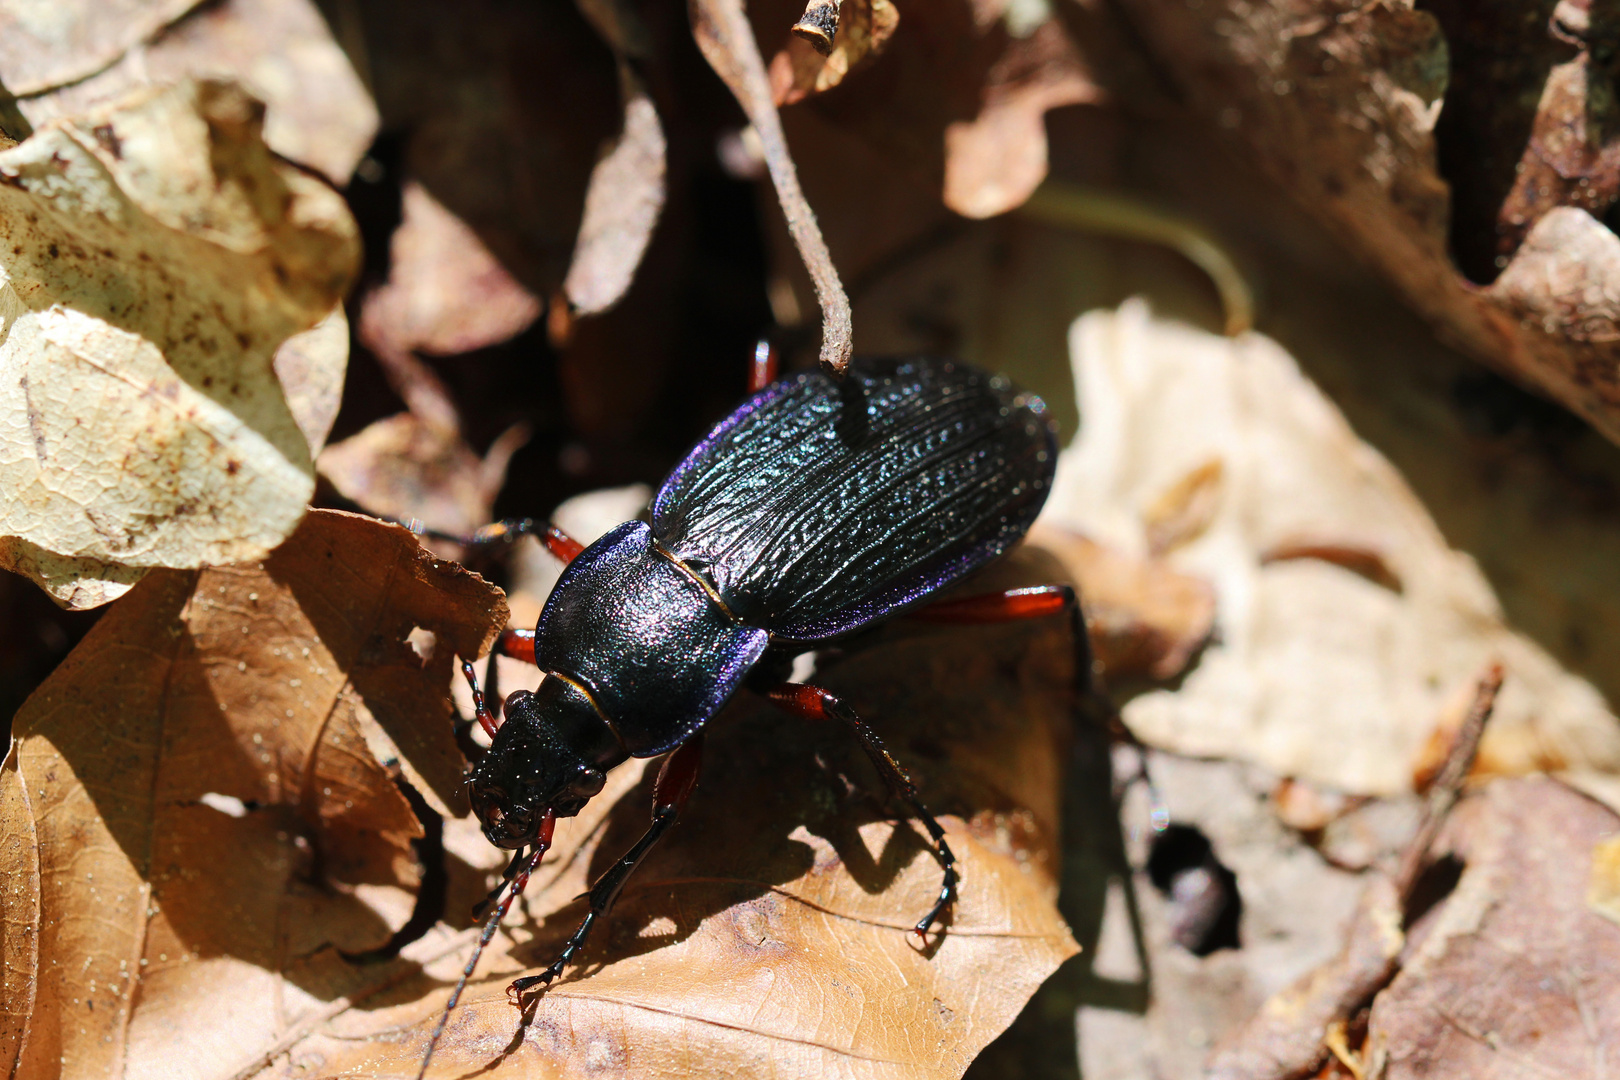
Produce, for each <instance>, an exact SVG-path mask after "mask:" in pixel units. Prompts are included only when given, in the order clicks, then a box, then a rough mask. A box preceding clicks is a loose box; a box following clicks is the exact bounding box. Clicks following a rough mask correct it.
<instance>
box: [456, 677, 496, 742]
mask: <svg viewBox="0 0 1620 1080" xmlns="http://www.w3.org/2000/svg"><path fill="white" fill-rule="evenodd" d="M461 675H462V677H463V678H465V679H466V680H467V685H468V686H470V687H471V688H472V699H473V714H474V715H475V716H477V717H478V726H479V727H481V728H483V729H484V734H486V735H488V736H489V737H490V738H492V739H493V738H494V737H495V732H496V731H497V730H498V729H499V728H500V725H499V724H497V723H496V722H495V715H494V714H493V713H491V712H490V711H489V705H488V703H487V702H485V700H484V692H483V691H482V690H480V689H479V688H478V672H477V671H475V670H474V669H473V666H472V661H471V660H463V661H462V662H461Z"/></svg>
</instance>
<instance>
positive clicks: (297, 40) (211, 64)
mask: <svg viewBox="0 0 1620 1080" xmlns="http://www.w3.org/2000/svg"><path fill="white" fill-rule="evenodd" d="M31 6H36V5H33V4H20V3H17V2H15V0H11V2H5V0H0V27H3V26H4V25H5V24H4V18H5V16H6V14H8V12H7V9H10V11H9V14H11V17H12V18H18V17H19V13H20V9H22V8H24V7H31ZM47 6H58V7H59V8H60V10H59V11H58V17H57V18H56V19H55V20H53V21H54V22H55V23H56V24H58V25H57V26H56V27H55V28H54V32H53V33H52V34H51V35H49V36H48V38H46V39H45V40H43V41H39V42H30V43H29V44H30V45H31V47H27V48H15V47H14V48H11V49H7V48H5V47H4V45H3V44H0V81H3V82H4V83H5V85H6V86H7V88H8V89H10V90H12V92H13V93H15V94H17V96H18V99H19V100H18V101H17V109H18V111H19V112H21V113H22V115H23V117H24V118H25V119H27V121H28V122H29V123H30V124H32V125H34V126H35V127H40V126H42V125H44V124H45V123H47V122H48V121H51V120H57V119H63V118H71V117H74V116H77V115H79V114H81V113H84V112H86V111H88V110H89V109H92V108H95V107H96V106H100V105H108V104H111V103H113V102H114V101H116V100H117V99H119V98H122V97H123V96H124V95H125V94H127V93H129V92H130V91H131V90H133V89H135V88H136V87H140V86H154V85H160V84H164V83H172V82H178V81H180V80H182V79H200V78H209V79H230V80H234V81H236V82H240V83H241V84H242V85H243V86H244V87H246V88H247V90H248V92H249V93H251V94H253V95H254V96H255V97H257V98H259V99H260V100H262V101H263V102H265V104H266V105H267V106H268V107H269V111H268V113H267V115H266V116H265V128H264V139H265V142H266V144H268V145H269V147H270V148H271V149H272V150H274V151H275V152H276V153H278V154H280V155H282V156H283V157H287V158H290V159H292V160H293V161H296V162H298V163H299V164H301V165H307V166H309V167H310V168H312V169H316V170H318V171H319V172H321V173H323V174H324V175H326V176H328V177H330V178H331V179H332V181H333V182H334V183H337V184H345V183H347V182H348V180H349V176H350V175H351V174H352V173H353V172H354V167H355V164H356V163H357V162H359V160H360V159H361V157H363V156H364V155H365V152H366V149H367V148H368V147H369V146H370V145H371V142H372V140H373V139H375V138H376V136H377V123H378V117H377V106H376V104H375V103H373V102H372V100H371V95H370V94H369V93H368V92H367V91H366V87H365V84H364V83H363V82H361V80H360V77H359V75H357V74H356V73H355V70H354V67H353V66H352V65H351V64H350V63H349V58H348V56H347V55H345V54H344V51H343V49H342V48H341V47H340V46H339V45H338V43H337V42H336V41H335V40H333V38H332V32H331V30H329V29H328V28H327V25H326V20H325V19H324V18H322V17H321V12H320V10H319V9H318V8H317V7H316V6H315V4H314V3H313V2H312V0H214V2H213V3H206V4H201V3H198V2H197V0H164V2H163V3H151V2H146V3H143V4H139V5H135V4H130V3H129V2H128V0H99V2H96V3H85V2H83V0H50V3H49V5H47ZM109 7H115V8H120V9H121V8H128V9H130V10H127V11H122V10H118V11H112V12H109V10H108V8H109ZM120 18H127V19H130V20H131V23H130V25H129V26H128V27H127V31H126V32H125V33H124V34H120V35H113V34H110V33H109V32H108V29H109V27H108V24H109V23H114V22H117V21H118V20H119V19H120ZM103 38H104V39H106V40H105V47H106V52H105V53H101V52H97V53H95V54H92V55H93V63H91V64H90V65H89V66H88V69H87V68H86V66H85V65H84V64H83V63H82V61H83V60H84V59H86V55H85V43H86V40H87V39H103ZM23 40H24V41H26V40H27V39H23ZM35 70H39V71H42V72H49V73H51V74H52V76H53V77H52V78H47V79H45V80H44V81H32V82H30V83H29V84H28V87H29V88H28V89H27V91H26V92H25V91H24V90H22V89H20V88H19V87H18V86H17V85H15V84H14V83H13V81H12V80H13V77H14V75H16V74H20V73H27V72H32V71H35Z"/></svg>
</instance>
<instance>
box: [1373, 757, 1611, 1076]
mask: <svg viewBox="0 0 1620 1080" xmlns="http://www.w3.org/2000/svg"><path fill="white" fill-rule="evenodd" d="M1617 830H1620V818H1617V817H1616V816H1615V814H1614V813H1613V812H1612V811H1610V810H1607V809H1605V808H1604V807H1602V806H1600V805H1598V804H1597V803H1595V802H1593V801H1591V800H1590V799H1587V798H1585V797H1584V796H1582V795H1579V794H1577V793H1576V792H1574V791H1572V790H1570V789H1569V788H1567V787H1565V786H1564V785H1562V784H1560V783H1558V782H1557V781H1554V780H1548V779H1525V780H1501V781H1497V782H1495V783H1492V784H1490V785H1489V786H1487V787H1486V788H1485V790H1484V791H1483V792H1482V793H1481V794H1480V795H1479V796H1477V797H1475V798H1472V799H1468V800H1466V801H1464V802H1463V803H1462V804H1461V805H1460V806H1459V807H1458V808H1457V810H1456V812H1455V814H1454V815H1453V816H1452V821H1451V825H1450V829H1449V840H1450V842H1449V845H1448V847H1449V849H1450V851H1451V852H1452V853H1453V854H1454V855H1455V857H1456V858H1458V859H1460V860H1461V861H1462V862H1463V863H1464V864H1465V869H1464V870H1463V873H1462V877H1461V879H1460V880H1459V881H1458V883H1457V887H1456V889H1455V891H1453V892H1452V893H1451V895H1450V896H1449V897H1447V899H1446V900H1445V902H1444V903H1443V904H1442V905H1440V906H1439V907H1437V908H1436V909H1435V910H1434V911H1432V912H1431V913H1429V915H1428V916H1426V917H1425V918H1424V919H1422V920H1421V921H1420V922H1419V923H1418V924H1417V925H1416V926H1414V927H1413V930H1412V944H1411V946H1410V948H1409V950H1408V952H1407V954H1406V956H1405V957H1404V958H1403V963H1402V969H1401V972H1400V974H1399V975H1397V976H1396V977H1395V980H1394V981H1393V982H1392V983H1391V984H1390V986H1389V988H1388V989H1387V990H1385V991H1384V992H1383V993H1381V994H1379V995H1378V997H1377V998H1376V999H1375V1000H1374V1002H1373V1007H1372V1016H1371V1019H1370V1021H1369V1029H1368V1035H1367V1047H1368V1054H1369V1058H1370V1061H1369V1070H1368V1071H1369V1073H1370V1074H1371V1075H1375V1076H1382V1077H1388V1078H1389V1080H1405V1078H1408V1077H1413V1078H1415V1077H1431V1078H1436V1080H1449V1078H1452V1077H1456V1078H1461V1077H1468V1078H1469V1080H1493V1078H1496V1077H1509V1076H1523V1075H1526V1074H1528V1073H1531V1072H1533V1073H1534V1074H1536V1075H1546V1076H1561V1077H1572V1078H1574V1077H1591V1078H1593V1080H1596V1078H1598V1077H1602V1076H1604V1075H1606V1072H1605V1069H1604V1064H1603V1062H1604V1058H1605V1054H1606V1050H1607V1048H1610V1047H1613V1046H1615V1045H1616V1044H1620V927H1617V926H1615V925H1614V924H1613V923H1611V922H1609V921H1607V920H1606V919H1604V918H1603V917H1601V916H1600V915H1598V914H1597V913H1595V912H1593V911H1591V910H1590V909H1589V908H1588V907H1587V906H1586V903H1585V900H1586V894H1587V885H1588V880H1589V876H1590V874H1591V871H1592V863H1593V854H1594V849H1595V848H1596V846H1597V845H1598V843H1599V842H1600V841H1601V840H1603V839H1604V838H1606V837H1608V836H1612V835H1614V834H1615V832H1616V831H1617Z"/></svg>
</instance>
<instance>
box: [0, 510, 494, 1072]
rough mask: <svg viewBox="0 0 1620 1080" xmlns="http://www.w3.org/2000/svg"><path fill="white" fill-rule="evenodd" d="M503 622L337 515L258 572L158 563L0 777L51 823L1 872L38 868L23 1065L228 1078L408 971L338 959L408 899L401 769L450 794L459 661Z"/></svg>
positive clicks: (413, 826) (477, 596) (59, 687)
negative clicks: (452, 707) (34, 982)
mask: <svg viewBox="0 0 1620 1080" xmlns="http://www.w3.org/2000/svg"><path fill="white" fill-rule="evenodd" d="M504 619H505V607H504V605H503V603H502V602H501V598H500V594H499V593H498V591H496V590H495V589H493V588H491V587H490V586H488V585H486V584H485V583H484V582H483V581H481V580H480V579H479V578H477V577H476V576H475V575H472V574H470V573H468V572H466V571H465V570H462V569H461V568H460V567H457V566H455V565H454V564H448V563H441V562H438V561H437V560H434V559H433V558H431V557H430V556H428V555H427V554H425V553H424V552H423V551H422V550H421V549H420V547H419V546H418V545H417V543H416V540H415V538H414V537H412V536H411V535H410V534H408V533H407V532H405V530H403V529H401V528H399V527H397V526H389V525H384V524H381V523H379V522H376V521H372V520H370V519H367V518H362V517H357V516H354V515H346V514H338V513H334V512H330V511H316V512H313V513H312V514H311V515H310V516H309V517H308V518H307V519H306V520H305V523H304V525H303V526H302V527H301V528H300V529H299V531H298V532H297V533H296V534H295V535H294V536H293V537H292V538H291V539H290V540H288V541H287V543H286V544H284V545H282V546H281V547H280V548H278V549H277V551H276V552H275V553H274V554H273V555H272V556H271V557H270V559H269V560H268V561H267V562H266V563H265V564H264V565H263V566H253V567H238V568H231V569H217V570H201V571H190V572H180V571H165V572H158V573H154V574H152V575H150V576H149V577H148V579H147V580H146V581H144V582H142V583H141V585H140V586H139V587H138V588H137V589H136V590H135V591H134V592H133V593H132V594H131V595H130V596H129V597H127V598H126V599H125V600H124V602H123V603H120V604H119V605H117V606H116V607H114V608H113V609H112V610H111V611H110V612H109V613H108V614H107V615H106V616H105V617H104V618H102V619H101V621H100V622H98V623H97V624H96V626H95V628H94V629H93V630H92V631H91V632H90V634H89V635H88V636H87V637H86V638H85V640H84V641H83V642H82V643H81V644H80V646H79V647H78V648H77V649H76V650H75V651H74V652H73V653H72V654H71V655H70V657H69V658H68V660H67V661H66V662H65V663H64V664H63V665H62V666H61V667H60V668H59V669H58V670H57V671H56V672H55V673H54V674H53V675H52V676H51V677H50V679H48V680H47V681H46V682H45V684H44V685H43V686H41V687H40V689H39V690H38V691H37V692H36V693H35V694H34V695H33V696H32V697H31V698H30V699H29V700H28V702H27V703H26V704H25V705H24V706H23V708H22V710H21V711H20V712H19V713H18V715H17V718H16V721H15V726H14V731H15V736H16V740H17V750H16V756H15V764H14V765H11V766H8V767H7V769H6V770H5V772H4V774H3V777H0V806H3V807H4V811H3V812H4V813H5V814H6V815H7V816H8V819H10V818H13V817H15V816H16V815H17V814H18V813H19V812H20V811H22V810H23V809H24V808H26V812H27V814H28V822H27V823H28V824H29V825H30V826H31V827H32V828H33V829H34V830H35V831H36V833H37V837H38V845H37V849H36V848H35V847H34V846H33V845H28V844H16V843H12V842H10V841H9V839H8V842H7V843H6V844H5V845H4V846H0V859H3V860H4V870H3V873H0V878H3V879H4V880H5V881H6V882H7V883H8V889H10V888H12V885H11V883H13V882H20V883H26V880H27V874H28V873H29V870H28V865H29V860H31V859H34V858H35V857H36V854H37V859H38V866H39V867H40V872H41V873H40V877H41V881H42V889H41V894H40V899H39V912H40V914H39V925H40V927H41V930H40V936H39V949H38V967H37V975H36V972H35V971H34V970H32V969H28V968H27V967H26V964H25V961H26V955H24V954H23V953H21V952H15V953H14V951H13V948H12V945H13V943H14V940H15V935H13V934H10V933H8V934H7V935H6V938H5V941H6V947H5V952H4V958H5V961H6V964H7V968H6V972H5V985H7V986H8V987H10V986H13V985H17V980H19V979H28V978H30V977H37V979H38V994H37V1000H36V1002H35V1003H34V1006H33V1010H32V1015H31V1018H30V1021H29V1024H28V1032H27V1036H26V1039H27V1041H26V1045H25V1046H24V1047H23V1049H22V1062H21V1070H20V1072H19V1074H18V1075H19V1076H22V1077H30V1078H40V1077H56V1076H61V1077H90V1076H118V1075H161V1076H193V1077H224V1076H231V1075H234V1074H235V1073H236V1072H237V1071H238V1070H240V1069H242V1068H244V1067H256V1066H255V1061H256V1060H258V1057H259V1055H262V1054H263V1053H265V1052H266V1051H267V1050H268V1048H270V1047H272V1046H273V1045H275V1043H276V1040H277V1039H279V1038H282V1037H284V1036H285V1033H286V1032H287V1030H288V1029H289V1028H293V1029H296V1028H297V1026H298V1025H299V1024H300V1023H305V1024H307V1023H310V1022H312V1018H314V1017H319V1016H323V1015H326V1014H327V1013H329V1012H330V1010H331V1008H332V1002H333V1001H334V1000H343V996H344V995H346V994H359V993H363V992H375V991H376V990H377V989H379V988H380V987H382V986H386V985H389V984H391V983H394V982H397V981H398V980H399V979H400V978H401V976H402V972H403V973H405V974H408V973H409V972H410V971H411V970H413V967H412V965H409V964H406V963H403V962H401V963H396V964H395V965H392V966H388V967H378V966H371V967H364V966H356V965H354V964H351V963H349V962H347V961H346V960H345V959H344V958H343V957H342V956H341V955H340V953H339V950H346V951H352V950H361V949H368V948H373V947H376V946H378V945H380V944H382V943H383V942H384V941H385V940H386V939H387V938H388V936H389V934H390V933H391V932H392V931H393V930H395V929H396V928H397V927H398V926H399V924H401V923H403V922H404V921H405V917H406V915H407V914H408V913H409V911H410V906H411V901H410V895H409V893H408V891H405V890H408V889H410V888H412V887H414V886H415V885H416V884H417V879H418V870H417V863H416V860H415V858H414V856H413V855H412V853H411V840H412V839H413V838H414V837H418V836H420V835H421V826H420V825H419V823H418V819H417V817H416V815H415V814H414V813H413V812H412V810H411V807H410V804H409V803H408V802H407V801H406V800H405V798H404V797H402V795H401V794H400V792H399V790H398V789H397V788H396V786H395V779H394V776H396V775H398V773H397V771H396V770H397V768H403V769H404V770H405V775H406V776H408V777H411V778H412V779H413V780H415V782H416V784H417V785H418V786H419V788H420V789H421V790H422V791H424V792H425V793H427V797H428V798H430V799H432V800H434V801H436V802H438V803H440V804H444V803H449V804H451V805H459V802H460V799H459V794H458V791H459V785H460V779H461V761H460V756H459V754H458V753H457V751H456V749H455V746H454V742H453V740H452V738H451V734H450V712H449V702H448V700H447V698H446V695H445V687H446V685H447V682H448V679H449V676H450V668H451V658H452V653H460V654H463V655H467V656H472V655H476V654H477V652H479V651H480V650H481V649H482V648H484V647H487V645H488V643H489V641H490V640H491V638H492V636H493V634H494V632H495V631H496V630H497V629H498V627H499V626H500V625H501V624H502V623H504ZM424 633H427V634H431V635H433V636H434V638H435V639H436V646H435V647H433V648H432V649H431V657H429V658H427V659H424V658H423V657H422V655H421V654H420V653H419V652H418V648H420V647H421V646H420V645H419V644H417V642H419V640H420V639H421V638H422V637H423V634H424ZM379 750H380V751H382V754H381V758H382V759H381V760H380V759H379V755H378V751H379ZM388 759H394V760H388ZM5 835H6V836H7V837H8V838H10V837H13V836H17V835H19V833H18V832H17V831H14V830H13V828H11V827H9V820H8V828H7V830H6V833H5ZM10 895H11V894H10V893H8V894H7V898H6V899H5V900H3V901H0V903H4V904H5V905H6V908H5V913H6V914H7V915H8V916H9V914H10V912H11V910H12V908H11V903H10ZM23 914H24V915H25V914H26V913H25V912H24V913H23ZM8 921H9V920H8ZM14 965H15V966H14Z"/></svg>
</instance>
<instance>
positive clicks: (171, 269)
mask: <svg viewBox="0 0 1620 1080" xmlns="http://www.w3.org/2000/svg"><path fill="white" fill-rule="evenodd" d="M260 116H261V113H260V109H259V106H258V104H257V103H256V102H254V101H252V99H250V98H248V97H246V96H245V95H243V94H242V93H241V92H240V91H239V90H236V89H235V88H233V87H230V86H228V85H224V84H218V83H191V84H185V85H182V86H179V87H175V88H169V89H163V90H147V91H141V92H139V93H138V94H136V95H135V96H134V97H133V98H132V99H131V100H130V101H129V102H128V103H127V104H125V105H124V106H121V107H119V108H115V109H111V110H108V111H105V112H101V113H96V114H92V115H91V116H89V117H86V118H85V119H83V120H80V121H75V122H73V123H66V124H62V125H60V126H52V127H48V128H45V129H44V130H42V131H40V132H38V133H37V134H36V135H34V136H33V137H32V138H30V139H29V140H28V141H27V142H25V143H23V144H21V145H19V146H17V147H15V148H13V149H11V150H8V151H5V152H3V153H0V178H3V179H4V181H5V182H4V184H3V185H0V233H3V235H4V237H5V239H4V249H5V250H6V251H7V252H8V254H7V256H6V257H5V258H4V259H3V260H0V261H3V263H4V266H5V271H6V275H7V278H8V283H7V285H6V286H5V289H4V295H5V297H6V299H5V303H6V305H7V306H8V308H9V310H10V311H11V314H10V315H9V317H8V324H7V335H6V339H5V343H4V345H3V347H0V365H3V366H4V367H5V368H6V369H7V370H8V371H9V372H10V375H9V376H8V377H7V378H6V379H5V384H6V386H7V388H8V389H7V391H6V397H5V404H4V406H3V408H0V416H3V417H4V419H3V420H0V424H3V426H4V429H5V431H6V439H5V443H6V445H7V446H9V447H10V448H11V452H10V453H9V454H8V455H7V456H6V457H5V458H4V460H0V488H3V489H4V490H5V491H6V492H8V498H7V499H6V500H5V501H4V503H3V511H0V531H3V532H4V533H5V534H6V536H7V539H5V540H3V541H0V563H3V564H4V565H5V566H7V567H9V568H12V569H15V570H18V571H19V572H21V573H25V574H27V575H29V576H31V577H33V578H34V579H35V580H36V581H39V582H40V584H41V585H43V586H44V587H45V588H46V589H47V591H49V592H51V594H52V595H53V596H54V597H55V598H56V599H57V601H58V602H59V603H62V604H64V605H65V606H69V607H86V606H94V604H95V603H97V602H101V601H103V600H105V599H109V598H110V597H111V596H112V595H117V593H118V592H121V591H122V589H121V588H120V587H118V585H117V584H116V583H119V582H122V583H128V582H130V581H133V580H134V579H136V578H138V577H139V574H140V572H141V571H142V570H144V569H147V568H151V567H158V566H171V567H184V566H196V565H199V564H202V563H215V564H220V563H230V562H238V561H244V560H250V559H254V558H259V557H261V556H263V554H264V553H265V552H266V551H268V550H269V549H270V548H272V547H274V546H275V545H276V544H278V543H280V542H281V540H282V539H283V538H285V537H286V535H287V534H288V533H290V532H291V531H292V529H293V528H294V526H296V524H297V523H298V520H299V518H300V517H302V516H303V513H304V506H305V503H306V502H307V500H308V499H309V496H310V494H311V492H312V491H313V490H314V467H313V463H312V461H311V451H310V443H309V440H308V439H307V438H306V435H305V432H304V431H303V430H302V429H301V428H300V425H299V420H298V416H297V415H295V413H294V411H293V409H292V408H291V407H290V406H289V403H288V401H287V398H286V397H285V395H284V393H283V390H282V388H281V386H280V385H279V384H278V382H277V380H276V376H275V370H274V356H275V353H276V350H277V349H278V347H280V346H281V345H282V343H283V342H284V341H285V340H286V339H287V338H288V337H289V336H291V335H293V334H296V333H298V332H299V331H302V330H305V329H307V328H309V327H311V326H313V325H315V324H316V323H317V322H319V321H320V320H321V319H322V318H323V317H325V316H326V315H327V314H328V313H329V312H330V311H331V310H332V308H333V306H334V305H335V304H336V303H337V301H338V300H339V299H340V298H341V297H342V295H343V293H344V291H345V290H346V289H347V287H348V284H349V282H350V280H351V279H352V276H353V274H354V271H355V264H356V262H357V260H358V255H359V251H358V244H357V238H356V235H355V229H354V223H353V220H352V219H351V218H350V217H349V214H348V211H347V209H346V208H345V206H344V204H343V201H342V199H341V198H339V197H338V195H337V194H336V193H335V192H333V191H332V190H331V189H330V188H327V187H326V186H325V185H323V184H321V183H319V182H318V181H315V180H312V179H310V178H308V177H306V176H304V175H303V174H301V173H299V172H298V171H297V170H295V169H293V168H290V167H288V166H284V165H278V164H277V163H276V162H275V161H274V159H273V158H272V157H271V156H270V154H269V152H268V151H267V150H266V149H265V147H264V144H263V143H262V142H261V141H260V140H259V121H260ZM324 352H325V355H324V356H323V357H322V358H321V360H322V363H323V364H324V365H326V366H328V367H329V368H331V367H336V368H339V369H341V366H342V364H343V362H344V360H345V359H346V349H338V348H336V347H335V346H334V347H333V348H331V349H327V350H324ZM305 385H306V386H319V387H320V388H321V389H320V393H321V394H323V395H325V397H326V402H327V403H326V404H323V405H320V406H319V407H317V406H315V405H313V404H309V403H306V404H304V405H303V406H301V408H300V411H301V412H303V413H304V414H305V415H306V416H308V417H313V416H315V415H317V414H321V413H325V412H328V411H329V410H330V407H331V406H330V399H331V396H332V395H334V394H335V393H336V391H337V385H338V380H337V379H336V378H335V377H334V376H332V375H331V374H328V375H326V376H325V377H323V378H321V379H319V380H312V379H306V380H305ZM313 426H314V425H313V424H312V429H313ZM108 582H111V583H114V584H108Z"/></svg>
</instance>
